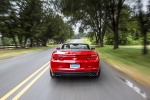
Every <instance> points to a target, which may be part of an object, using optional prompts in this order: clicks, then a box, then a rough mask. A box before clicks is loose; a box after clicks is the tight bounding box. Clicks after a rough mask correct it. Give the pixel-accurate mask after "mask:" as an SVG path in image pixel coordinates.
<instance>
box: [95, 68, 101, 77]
mask: <svg viewBox="0 0 150 100" xmlns="http://www.w3.org/2000/svg"><path fill="white" fill-rule="evenodd" d="M100 73H101V69H99V71H98V73H97V75H95V76H94V77H95V78H98V77H99V76H100Z"/></svg>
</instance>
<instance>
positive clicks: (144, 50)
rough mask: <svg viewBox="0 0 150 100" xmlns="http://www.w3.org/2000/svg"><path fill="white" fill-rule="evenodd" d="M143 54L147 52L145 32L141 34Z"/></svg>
mask: <svg viewBox="0 0 150 100" xmlns="http://www.w3.org/2000/svg"><path fill="white" fill-rule="evenodd" d="M143 46H144V48H143V54H144V55H145V54H148V51H147V36H146V33H144V34H143Z"/></svg>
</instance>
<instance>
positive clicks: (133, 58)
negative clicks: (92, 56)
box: [96, 46, 150, 76]
mask: <svg viewBox="0 0 150 100" xmlns="http://www.w3.org/2000/svg"><path fill="white" fill-rule="evenodd" d="M112 48H113V46H105V47H96V50H97V51H98V52H99V54H100V57H101V58H102V59H104V60H106V61H109V60H113V61H116V63H117V62H121V63H123V64H126V65H128V66H130V67H134V68H136V69H138V70H139V71H142V72H143V73H144V74H146V75H149V76H150V54H148V55H142V53H141V51H142V50H141V49H140V48H132V46H131V47H123V46H120V48H119V49H117V50H114V49H112ZM149 52H150V50H149Z"/></svg>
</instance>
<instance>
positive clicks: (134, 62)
mask: <svg viewBox="0 0 150 100" xmlns="http://www.w3.org/2000/svg"><path fill="white" fill-rule="evenodd" d="M82 41H83V42H84V43H88V44H91V42H90V41H89V40H88V39H86V38H84V39H82ZM95 50H96V51H98V53H99V56H100V58H101V59H103V60H104V61H106V62H107V63H109V64H110V65H112V66H113V67H114V68H116V69H118V70H120V71H121V72H123V73H125V74H127V75H129V76H131V77H132V78H134V79H135V80H137V81H138V82H140V83H142V84H144V85H145V84H146V85H148V86H150V81H149V80H150V46H148V52H149V54H147V55H143V54H142V46H139V45H138V46H119V49H116V50H114V49H113V46H109V45H105V46H104V47H99V46H95Z"/></svg>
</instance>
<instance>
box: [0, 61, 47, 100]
mask: <svg viewBox="0 0 150 100" xmlns="http://www.w3.org/2000/svg"><path fill="white" fill-rule="evenodd" d="M47 64H49V62H47V63H46V64H44V65H43V66H42V67H40V68H39V69H38V70H37V71H36V72H34V73H33V74H32V75H30V76H29V77H27V78H26V79H25V80H24V81H22V82H21V83H20V84H19V85H17V86H16V87H15V88H13V89H12V90H11V91H9V92H8V93H7V94H5V95H4V96H3V97H2V98H1V99H0V100H6V99H7V98H8V97H9V96H10V95H12V94H13V93H14V92H15V91H17V90H18V89H19V88H20V87H21V86H22V85H24V84H25V83H26V82H27V81H29V80H30V79H31V78H32V77H34V76H35V75H36V74H37V73H38V72H39V71H41V70H42V69H43V68H44V67H45V66H46V65H47Z"/></svg>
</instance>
